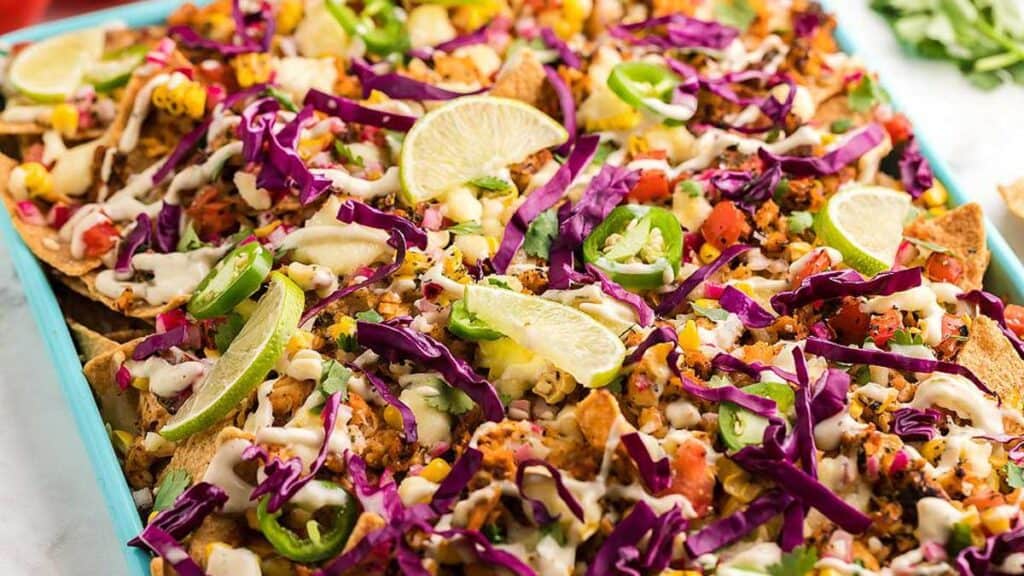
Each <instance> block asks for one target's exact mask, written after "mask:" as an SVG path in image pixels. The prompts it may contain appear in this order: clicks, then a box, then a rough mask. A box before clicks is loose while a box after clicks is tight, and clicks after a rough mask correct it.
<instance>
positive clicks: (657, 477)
mask: <svg viewBox="0 0 1024 576" xmlns="http://www.w3.org/2000/svg"><path fill="white" fill-rule="evenodd" d="M622 443H623V444H625V445H626V451H627V452H629V456H630V458H632V459H633V463H634V464H636V468H637V470H639V471H640V477H641V478H643V481H644V484H646V485H647V489H648V490H650V491H651V492H652V493H655V494H657V493H658V492H661V491H662V490H664V489H666V488H668V485H669V483H670V482H671V481H672V467H671V464H670V463H669V459H668V457H665V458H662V459H660V460H658V461H657V462H655V461H654V459H653V458H651V453H650V451H648V450H647V446H646V445H645V444H644V441H643V438H641V437H640V434H638V433H636V432H631V433H629V434H626V435H624V436H622Z"/></svg>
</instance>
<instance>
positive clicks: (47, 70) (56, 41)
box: [10, 28, 105, 102]
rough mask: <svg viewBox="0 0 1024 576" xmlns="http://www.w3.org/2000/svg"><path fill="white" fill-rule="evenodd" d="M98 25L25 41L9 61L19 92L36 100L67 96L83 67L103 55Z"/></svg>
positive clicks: (75, 88) (101, 33)
mask: <svg viewBox="0 0 1024 576" xmlns="http://www.w3.org/2000/svg"><path fill="white" fill-rule="evenodd" d="M104 40H105V33H104V31H103V30H102V29H100V28H91V29H89V30H83V31H81V32H75V33H72V34H65V35H63V36H56V37H54V38H49V39H47V40H43V41H42V42H37V43H35V44H31V45H29V46H28V47H27V48H25V49H24V50H22V51H21V52H19V53H18V55H17V56H15V57H14V62H12V63H11V70H10V79H11V83H12V84H13V85H14V87H15V88H16V89H17V90H18V91H19V92H21V93H22V94H24V95H26V96H28V97H29V98H32V99H33V100H37V101H40V102H62V101H64V100H67V99H68V97H70V96H71V95H72V94H73V93H74V92H75V90H77V89H78V87H79V86H80V85H81V83H82V75H83V74H84V73H85V70H86V69H87V68H88V67H89V66H91V65H92V64H93V63H94V62H96V61H98V60H99V59H100V58H101V57H102V56H103V44H104Z"/></svg>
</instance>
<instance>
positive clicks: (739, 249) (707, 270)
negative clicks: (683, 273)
mask: <svg viewBox="0 0 1024 576" xmlns="http://www.w3.org/2000/svg"><path fill="white" fill-rule="evenodd" d="M751 248H752V246H747V245H746V244H733V245H732V246H729V247H728V248H726V249H725V250H722V254H721V255H719V256H718V258H715V260H714V262H712V263H710V264H707V265H705V266H702V267H700V268H698V269H697V270H696V271H694V273H693V274H690V275H689V276H688V277H687V278H686V280H683V283H682V284H680V285H679V287H678V288H676V289H675V290H673V291H672V292H670V293H669V294H668V295H666V296H665V299H664V300H662V301H661V305H660V306H658V309H657V311H658V314H660V315H662V316H667V315H668V314H669V313H670V312H672V311H673V310H675V308H676V307H677V306H679V305H680V304H682V303H683V300H685V299H686V297H687V296H689V295H690V292H693V289H694V288H696V287H697V285H698V284H700V283H701V282H703V281H704V280H706V279H707V278H708V277H710V276H711V275H712V274H714V273H715V272H717V271H718V270H719V269H720V268H722V267H723V266H725V265H726V264H728V263H729V262H731V261H732V259H733V258H735V257H737V256H739V255H740V254H742V253H744V252H746V251H747V250H750V249H751Z"/></svg>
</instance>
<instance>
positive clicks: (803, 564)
mask: <svg viewBox="0 0 1024 576" xmlns="http://www.w3.org/2000/svg"><path fill="white" fill-rule="evenodd" d="M817 562H818V551H817V550H815V549H814V548H809V547H807V546H797V547H796V548H793V550H791V551H790V552H786V553H785V554H783V555H782V559H781V560H780V561H779V562H778V563H777V564H772V565H771V566H769V567H768V573H769V574H771V576H804V575H805V574H807V573H809V572H810V571H812V570H814V565H815V564H816V563H817Z"/></svg>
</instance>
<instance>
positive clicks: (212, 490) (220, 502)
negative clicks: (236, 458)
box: [128, 482, 228, 552]
mask: <svg viewBox="0 0 1024 576" xmlns="http://www.w3.org/2000/svg"><path fill="white" fill-rule="evenodd" d="M227 501H228V495H227V492H224V490H223V489H221V488H220V487H218V486H214V485H213V484H210V483H209V482H199V483H198V484H194V485H193V486H191V487H190V488H189V489H188V490H185V491H184V492H182V493H181V495H180V496H178V497H177V498H176V499H175V500H174V504H172V505H171V507H170V508H167V509H164V510H161V511H160V512H158V513H157V515H156V516H154V517H153V519H152V520H150V521H149V524H148V525H147V527H150V526H152V527H154V528H158V529H160V530H162V531H164V532H166V533H168V534H170V535H171V537H172V538H174V539H176V540H181V539H182V538H184V537H185V536H188V535H189V533H191V532H192V531H193V530H195V529H196V528H198V527H199V525H200V524H202V523H203V519H205V518H206V517H207V516H209V515H210V514H212V513H213V512H214V511H216V510H219V509H220V508H221V507H222V506H224V503H225V502H227ZM128 545H129V546H134V547H136V548H143V547H146V545H145V543H144V542H143V541H142V540H141V539H140V538H139V537H135V538H132V539H131V540H129V541H128ZM153 551H154V552H157V551H156V550H153Z"/></svg>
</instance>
